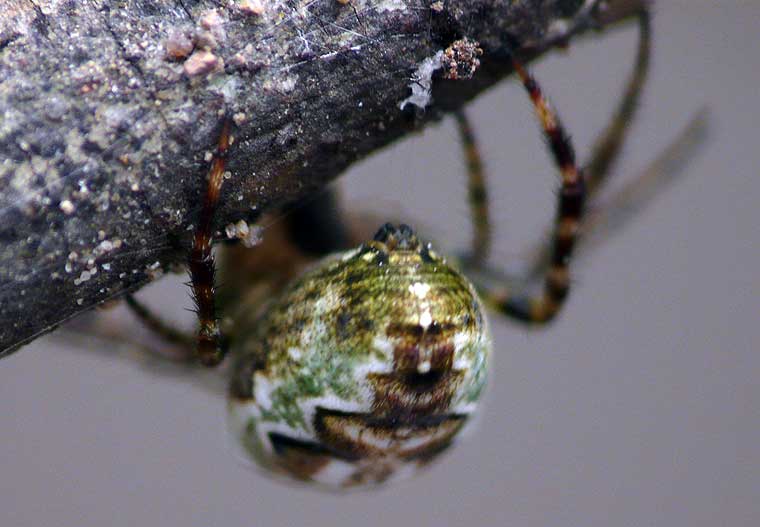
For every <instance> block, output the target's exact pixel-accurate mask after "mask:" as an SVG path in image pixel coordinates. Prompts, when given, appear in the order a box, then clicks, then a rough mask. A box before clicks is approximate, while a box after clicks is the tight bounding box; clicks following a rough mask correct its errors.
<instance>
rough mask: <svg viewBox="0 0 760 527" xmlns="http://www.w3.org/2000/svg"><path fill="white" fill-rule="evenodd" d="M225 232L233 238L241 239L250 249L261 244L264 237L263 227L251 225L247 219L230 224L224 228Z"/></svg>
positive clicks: (228, 236)
mask: <svg viewBox="0 0 760 527" xmlns="http://www.w3.org/2000/svg"><path fill="white" fill-rule="evenodd" d="M224 233H225V234H226V235H227V238H229V239H231V240H234V239H238V240H240V241H241V242H242V243H243V246H245V247H247V248H249V249H250V248H251V247H255V246H256V245H258V244H260V243H261V240H262V239H263V229H262V228H261V227H260V226H258V225H253V226H250V225H248V222H246V221H245V220H240V221H238V222H237V223H230V224H228V225H227V226H226V227H225V228H224Z"/></svg>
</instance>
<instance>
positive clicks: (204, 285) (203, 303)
mask: <svg viewBox="0 0 760 527" xmlns="http://www.w3.org/2000/svg"><path fill="white" fill-rule="evenodd" d="M229 146H230V120H229V118H227V119H225V121H224V124H223V125H222V132H221V134H220V136H219V143H218V145H217V147H216V152H215V153H214V159H213V161H212V165H211V171H210V172H209V176H208V186H207V187H206V196H205V198H204V199H203V208H202V209H201V215H200V218H199V220H198V227H197V228H196V230H195V235H194V237H193V247H192V250H191V251H190V258H189V260H188V267H189V270H190V282H191V286H192V291H193V300H194V301H195V306H196V313H197V315H198V334H197V341H196V349H197V354H198V360H199V361H200V362H201V364H203V365H205V366H216V365H217V364H219V363H220V362H221V361H222V359H224V355H225V346H224V341H223V339H222V334H221V331H220V330H219V317H218V316H217V309H216V288H215V283H214V280H215V275H216V267H215V265H214V253H213V250H212V241H213V234H214V233H213V219H214V212H215V211H216V208H217V205H218V203H219V195H220V191H221V188H222V182H223V181H224V168H225V162H226V158H227V150H228V148H229Z"/></svg>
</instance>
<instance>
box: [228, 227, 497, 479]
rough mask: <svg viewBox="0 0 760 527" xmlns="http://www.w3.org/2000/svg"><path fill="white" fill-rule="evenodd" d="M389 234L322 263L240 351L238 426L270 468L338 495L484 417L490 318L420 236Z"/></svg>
mask: <svg viewBox="0 0 760 527" xmlns="http://www.w3.org/2000/svg"><path fill="white" fill-rule="evenodd" d="M383 229H385V230H383ZM383 229H381V231H380V232H379V233H378V235H377V236H376V237H375V240H373V241H371V242H369V243H367V244H365V245H362V246H361V247H359V248H358V249H354V250H352V251H348V252H346V253H343V254H340V255H337V256H332V257H328V258H327V259H325V260H323V261H322V262H320V263H319V264H318V265H317V266H316V267H314V268H313V269H312V270H311V271H309V272H307V273H306V274H305V275H304V276H303V277H302V278H301V279H300V280H298V281H296V282H295V283H294V284H293V285H291V286H290V287H289V288H288V289H286V290H285V292H284V293H283V294H282V296H281V297H280V298H279V299H278V300H276V301H275V302H274V303H273V304H272V305H271V306H270V307H269V308H268V309H267V311H266V312H265V313H264V315H263V316H262V318H261V319H260V321H259V323H258V324H257V326H256V329H255V331H253V332H252V333H251V336H250V338H247V339H237V341H238V342H237V343H236V346H237V347H236V349H234V350H232V352H233V353H234V354H235V364H236V367H235V368H234V370H235V373H233V384H232V390H231V398H230V415H231V421H232V423H231V424H232V425H233V427H234V433H235V435H236V436H237V439H238V440H240V441H241V443H242V446H243V447H244V450H245V451H246V453H247V454H248V455H249V456H250V457H252V458H253V459H254V460H255V461H256V462H257V463H259V464H260V465H263V466H265V467H267V468H270V469H273V470H275V471H278V472H281V473H285V474H287V475H289V476H292V477H294V478H296V479H298V480H305V481H314V482H317V483H322V484H325V485H327V486H330V487H347V486H360V485H371V484H377V483H382V482H384V481H386V480H388V479H391V478H392V477H393V478H395V477H397V476H400V475H403V474H405V473H408V472H413V471H414V470H415V469H416V468H418V467H421V466H422V465H424V464H426V463H427V462H428V461H430V460H431V459H432V458H434V457H435V456H436V455H437V454H439V453H440V452H442V451H443V450H444V449H445V448H446V447H448V446H449V445H450V444H451V443H452V441H453V439H454V437H455V435H456V434H457V432H459V431H460V430H461V429H462V427H463V426H464V425H465V423H466V422H467V419H468V417H469V416H470V414H471V413H472V412H473V411H474V409H475V407H476V405H477V402H478V399H479V397H480V394H481V391H482V389H483V386H484V384H485V380H486V366H487V361H488V356H489V354H490V348H491V342H490V337H489V334H488V328H487V323H486V319H485V317H484V315H483V306H482V305H481V303H480V300H479V299H478V297H477V294H476V293H475V290H474V288H473V287H472V285H471V284H470V283H469V282H468V281H467V280H466V279H465V278H464V277H463V276H462V275H461V274H459V272H457V271H456V270H455V269H454V268H452V267H451V266H449V265H448V264H447V263H446V262H445V261H444V260H443V259H442V258H440V257H438V256H437V255H436V254H435V253H434V252H433V251H432V250H430V248H429V246H427V245H424V246H423V245H421V244H420V243H419V242H418V241H417V239H416V237H415V236H414V235H413V234H412V233H411V230H408V231H407V230H404V229H408V228H407V227H405V226H401V227H399V228H395V227H391V226H385V227H384V228H383Z"/></svg>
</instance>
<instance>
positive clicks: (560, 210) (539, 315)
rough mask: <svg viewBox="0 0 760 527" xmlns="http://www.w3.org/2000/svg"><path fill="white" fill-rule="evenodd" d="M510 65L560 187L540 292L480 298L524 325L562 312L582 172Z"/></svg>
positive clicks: (538, 96) (544, 106)
mask: <svg viewBox="0 0 760 527" xmlns="http://www.w3.org/2000/svg"><path fill="white" fill-rule="evenodd" d="M512 62H513V66H514V69H515V71H516V72H517V74H518V75H519V76H520V79H521V80H522V83H523V86H524V87H525V89H526V91H527V92H528V95H529V96H530V98H531V101H532V102H533V105H534V107H535V110H536V115H537V116H538V119H539V121H540V123H541V126H542V129H543V133H544V136H545V137H546V139H547V142H548V144H549V148H550V150H551V153H552V156H553V157H554V160H555V162H556V164H557V166H558V167H559V171H560V176H561V187H560V190H559V196H558V202H557V214H556V220H555V226H554V235H553V242H552V256H551V264H550V266H549V268H548V269H547V271H546V273H545V277H544V288H543V292H542V293H541V294H539V295H537V296H535V297H534V296H528V295H523V294H517V295H514V294H511V293H510V292H508V291H507V292H503V293H494V292H490V291H485V292H484V294H483V296H484V298H485V300H486V302H488V303H489V304H491V305H492V306H493V307H495V308H496V309H497V310H498V311H500V312H502V313H504V314H505V315H508V316H510V317H513V318H516V319H518V320H521V321H525V322H532V323H544V322H548V321H550V320H552V319H553V318H554V317H555V316H556V314H557V313H558V312H559V310H560V309H561V307H562V305H563V304H564V301H565V299H566V298H567V295H568V293H569V290H570V273H569V264H570V258H571V256H572V253H573V248H574V246H575V241H576V237H577V233H578V226H579V225H580V220H581V217H582V215H583V208H584V203H585V198H586V189H585V180H584V177H583V173H582V172H581V170H580V169H579V168H578V167H577V166H576V163H575V151H574V150H573V145H572V143H571V142H570V138H569V137H568V135H567V133H566V131H565V129H564V127H563V126H562V123H561V122H560V120H559V117H558V115H557V114H556V113H555V112H554V110H553V109H552V108H551V106H550V105H549V101H548V100H547V99H546V98H545V97H544V95H543V93H542V92H541V88H540V87H539V85H538V83H537V82H536V80H535V79H534V78H533V77H532V76H531V75H530V74H529V73H528V72H527V70H526V69H525V67H524V66H523V65H522V64H521V63H520V62H519V61H517V60H514V59H513V61H512Z"/></svg>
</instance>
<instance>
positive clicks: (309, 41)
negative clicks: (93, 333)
mask: <svg viewBox="0 0 760 527" xmlns="http://www.w3.org/2000/svg"><path fill="white" fill-rule="evenodd" d="M642 1H643V0H618V2H616V4H618V5H623V6H624V8H623V9H622V10H620V13H621V15H620V16H622V15H625V14H626V10H625V7H627V8H630V7H631V6H634V7H635V6H638V5H641V3H642ZM598 3H599V2H598V0H525V1H520V2H515V1H512V0H443V1H439V2H432V1H431V0H378V1H371V0H350V2H348V3H343V2H339V1H337V0H311V1H305V0H261V1H260V2H259V1H256V0H234V1H233V0H225V1H219V0H199V1H190V0H184V1H183V0H174V1H170V0H164V1H157V2H153V1H145V0H129V1H118V2H117V1H116V0H94V1H92V2H60V1H52V0H50V1H43V0H23V1H22V0H10V1H9V0H2V1H0V4H2V5H0V116H1V117H0V119H1V120H0V152H2V154H3V162H2V164H0V189H1V190H0V357H2V356H4V355H7V354H9V353H11V352H12V351H13V350H15V349H17V348H18V347H19V346H20V345H22V344H24V343H26V342H28V341H30V340H31V339H33V338H35V337H36V336H38V335H40V334H42V333H44V332H46V331H49V330H51V329H53V328H54V327H55V326H56V325H57V324H59V323H60V322H62V321H64V320H66V319H67V318H69V317H71V316H74V315H76V314H78V313H80V312H82V311H84V310H86V309H89V308H91V307H93V306H95V305H97V304H99V303H101V302H103V301H105V300H108V299H110V298H114V297H117V296H119V295H121V294H123V293H124V292H126V291H130V290H134V289H136V288H138V287H140V286H141V285H143V284H145V283H147V282H149V281H150V280H151V279H152V278H154V277H155V276H157V275H158V274H160V273H161V272H162V270H164V269H166V268H167V267H169V266H171V265H173V264H176V263H178V262H183V261H184V259H185V255H186V240H187V233H188V232H189V231H190V230H192V225H193V222H194V221H195V220H196V216H197V213H198V210H199V204H200V203H201V199H200V196H201V195H202V192H203V190H204V187H205V179H204V176H205V174H206V172H207V170H208V162H207V158H206V156H207V153H208V152H210V151H211V150H212V149H213V147H214V144H215V141H216V136H217V134H218V131H219V125H220V121H221V116H222V115H224V114H228V115H233V116H234V121H235V125H236V126H235V131H234V135H235V138H236V142H235V143H234V145H233V146H232V149H231V152H230V159H229V162H228V166H229V170H230V171H231V178H230V179H229V180H227V181H225V185H224V187H223V190H222V192H223V198H222V199H223V202H224V205H223V207H222V209H221V210H220V211H219V213H218V215H217V222H218V223H217V225H219V226H221V225H225V224H227V223H230V222H235V221H238V220H240V219H247V220H249V221H253V220H255V218H256V217H257V216H258V215H259V214H261V213H262V212H263V211H266V210H267V209H270V208H271V207H277V206H280V205H282V204H283V203H286V202H290V201H293V200H295V199H298V198H301V197H303V196H305V195H307V194H308V193H309V192H312V191H313V190H314V189H317V188H319V187H321V186H322V185H324V184H325V183H326V182H327V181H329V180H331V179H333V178H334V177H336V176H337V175H338V174H340V173H341V172H342V171H343V170H344V169H345V168H346V167H347V166H348V165H349V164H351V163H352V162H354V161H355V160H357V159H359V158H361V157H363V156H366V155H367V154H369V153H371V152H373V151H374V150H376V149H378V148H381V147H383V146H385V145H387V144H388V143H390V142H391V141H393V140H395V139H398V138H399V137H401V136H403V135H404V134H405V133H407V132H408V131H410V130H412V129H415V128H417V127H419V126H421V125H423V124H425V123H427V122H430V121H434V120H438V119H440V118H441V117H442V115H443V114H444V113H445V112H447V111H450V110H453V109H456V108H458V107H460V106H462V105H463V104H464V103H465V102H466V101H468V100H469V99H471V98H472V97H474V96H475V95H477V94H478V93H479V92H481V91H482V90H484V89H485V88H487V87H489V86H491V85H493V84H494V83H496V82H498V81H499V80H500V79H502V78H503V77H505V76H506V75H508V74H510V73H511V68H510V67H509V66H508V61H506V60H504V59H505V57H506V56H507V54H508V53H509V52H510V51H516V52H518V53H519V54H520V56H523V57H533V56H536V55H538V54H540V53H542V52H543V51H545V50H547V49H549V48H550V47H552V46H553V45H556V44H558V43H565V42H567V41H568V40H569V39H570V38H571V37H572V36H573V35H575V34H577V33H579V32H581V31H583V30H585V29H588V28H590V27H594V26H595V24H597V23H598V22H599V20H602V19H601V18H600V17H601V16H605V17H606V18H604V22H605V23H607V22H612V21H614V20H616V19H617V18H618V15H616V14H615V13H616V11H615V9H611V10H608V11H607V12H606V15H603V14H602V13H600V12H599V11H598V9H597V8H598V7H599V6H598ZM465 37H466V38H467V39H468V40H467V41H465V43H467V44H468V45H469V44H472V43H477V45H478V46H479V47H480V48H481V49H482V50H483V55H482V56H480V57H479V59H480V61H481V65H480V67H479V69H478V70H477V72H476V74H475V76H474V78H472V79H471V80H454V78H455V77H457V76H459V77H466V74H467V73H468V68H470V67H474V66H476V65H477V64H476V61H475V60H474V58H477V57H473V56H468V55H467V53H462V54H461V55H456V53H455V52H456V51H458V50H459V48H457V46H458V45H462V42H461V41H460V42H459V43H457V41H459V40H460V39H463V38H465ZM452 46H453V47H452ZM465 47H466V46H465ZM447 49H448V50H449V56H455V57H458V58H459V63H456V64H453V65H452V64H446V65H445V67H444V68H441V69H438V70H436V71H435V75H434V77H433V83H432V99H431V101H430V104H429V105H427V107H426V108H425V109H424V110H422V109H420V108H418V107H416V106H415V105H414V104H407V105H406V106H405V108H404V109H403V110H402V109H401V108H400V103H401V102H402V101H404V100H405V99H407V98H408V97H410V93H417V92H419V93H418V95H419V97H415V99H414V100H416V101H417V102H418V103H419V104H420V105H424V102H425V99H426V96H427V95H428V94H427V93H426V90H424V84H425V83H424V81H425V79H424V75H423V78H422V79H418V82H417V84H416V86H417V87H418V89H416V90H410V85H412V84H414V83H413V81H412V80H411V79H412V78H413V77H414V75H415V74H418V73H424V70H425V68H423V67H422V66H423V65H424V64H428V66H431V65H432V66H436V65H439V62H437V61H438V60H439V59H440V57H441V55H439V54H438V53H439V52H441V51H445V50H447ZM464 51H466V49H465V50H464ZM436 57H437V58H436ZM463 57H464V58H463ZM426 59H430V61H431V62H428V63H426V62H424V61H425V60H426ZM468 61H469V62H468ZM463 62H464V63H463ZM449 68H451V69H449ZM445 77H449V78H448V79H447V78H445ZM183 247H184V249H183Z"/></svg>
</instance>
